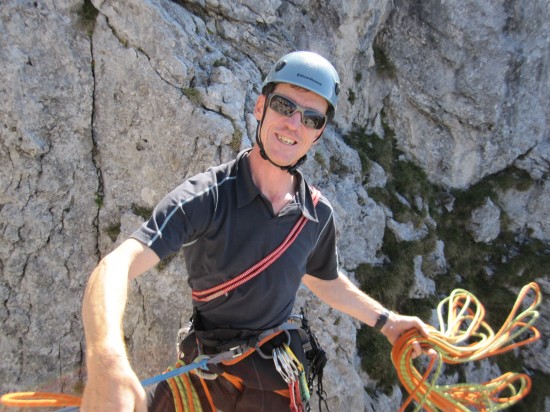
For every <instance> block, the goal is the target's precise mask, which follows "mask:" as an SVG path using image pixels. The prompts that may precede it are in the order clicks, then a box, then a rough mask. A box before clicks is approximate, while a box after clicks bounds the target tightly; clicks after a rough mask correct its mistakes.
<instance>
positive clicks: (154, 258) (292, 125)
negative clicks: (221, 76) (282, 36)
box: [82, 52, 428, 412]
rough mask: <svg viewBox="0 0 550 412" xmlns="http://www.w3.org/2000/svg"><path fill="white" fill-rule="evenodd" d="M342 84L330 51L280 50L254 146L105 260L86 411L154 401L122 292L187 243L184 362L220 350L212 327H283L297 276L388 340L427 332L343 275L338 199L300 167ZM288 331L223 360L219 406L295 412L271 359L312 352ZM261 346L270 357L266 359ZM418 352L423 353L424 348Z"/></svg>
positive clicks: (160, 405)
mask: <svg viewBox="0 0 550 412" xmlns="http://www.w3.org/2000/svg"><path fill="white" fill-rule="evenodd" d="M338 93H339V79H338V75H337V73H336V70H335V69H334V67H333V66H332V65H331V64H330V63H329V62H328V61H327V60H325V59H324V58H323V57H321V56H319V55H317V54H314V53H310V52H294V53H290V54H288V55H286V56H284V57H283V58H281V59H280V60H279V61H278V62H277V63H276V64H275V65H274V67H273V69H272V70H271V72H270V73H269V74H268V76H267V78H266V79H265V81H264V83H263V86H262V94H261V95H260V96H259V97H258V99H257V102H256V105H255V108H254V115H255V117H256V119H257V120H258V129H257V136H256V142H257V144H256V145H254V147H253V148H252V149H250V150H247V151H244V152H242V153H240V154H239V155H238V156H237V158H236V159H235V160H234V161H232V162H230V163H227V164H224V165H220V166H218V167H215V168H211V169H209V170H208V171H207V172H205V173H203V174H200V175H198V176H195V177H193V178H191V179H189V180H187V181H186V182H184V183H183V184H182V185H181V186H179V187H178V188H176V189H175V190H174V191H173V192H171V193H170V194H169V195H167V196H166V197H165V198H164V199H163V200H162V201H161V202H160V203H159V205H158V206H157V207H156V208H155V211H154V213H153V216H152V217H151V219H150V220H149V221H148V222H146V223H144V224H143V226H142V227H141V228H140V229H139V230H138V231H136V232H135V233H134V234H133V235H132V237H131V238H130V239H128V240H126V241H125V242H123V243H122V244H121V245H120V246H119V247H118V248H116V249H115V250H114V251H113V252H111V253H110V254H109V255H107V256H106V257H105V258H104V259H103V260H102V261H101V262H100V263H99V265H98V266H97V268H96V269H95V270H94V271H93V273H92V275H91V276H90V279H89V282H88V286H87V288H86V293H85V296H84V302H83V319H84V327H85V334H86V342H87V345H86V346H87V351H86V361H87V367H88V382H87V385H86V388H85V391H84V398H83V404H82V410H83V411H85V412H91V411H94V412H95V411H115V410H116V411H133V410H136V411H146V410H147V402H146V394H145V391H144V389H143V388H142V386H141V385H140V382H139V379H138V378H137V377H136V375H135V373H134V372H133V371H132V368H131V366H130V363H129V361H128V358H127V356H126V353H125V348H124V342H123V339H122V337H121V335H122V334H121V324H122V317H123V312H124V307H125V304H126V293H127V292H126V291H127V287H128V282H129V281H130V280H132V279H134V278H135V277H137V276H138V275H140V274H142V273H143V272H145V271H147V270H148V269H150V268H151V267H153V266H154V265H155V264H157V263H158V262H159V260H160V259H162V258H164V257H166V256H167V255H169V254H171V253H174V252H176V251H177V250H179V249H183V253H184V254H185V258H186V265H187V269H188V272H189V284H190V286H191V287H192V289H193V291H194V293H193V298H194V299H193V300H194V319H193V322H194V325H193V329H192V334H191V335H190V336H191V337H190V338H187V339H185V340H184V342H183V343H182V350H183V353H184V356H185V357H184V360H185V362H186V363H189V362H192V361H193V358H194V356H195V355H199V354H204V353H206V354H209V355H211V356H214V355H215V354H216V352H217V351H216V350H215V348H216V347H217V346H216V340H215V339H213V336H217V337H218V336H221V335H222V334H223V336H224V337H223V339H224V342H225V343H226V342H227V341H229V342H230V343H233V342H235V344H236V345H240V344H242V343H243V340H247V339H252V338H258V335H259V334H261V333H262V332H263V331H267V330H270V331H273V330H277V331H278V332H281V329H284V328H282V327H281V325H283V324H286V323H285V322H286V321H287V320H288V318H289V316H290V315H291V312H290V311H291V310H292V306H293V304H294V299H295V295H296V291H297V289H298V287H299V284H300V282H303V283H304V284H305V285H306V286H307V287H308V288H309V289H310V290H311V291H312V292H313V293H315V294H316V295H317V296H318V297H319V298H320V299H321V300H323V301H324V302H326V303H327V304H329V305H331V306H332V307H334V308H336V309H338V310H340V311H342V312H344V313H347V314H349V315H351V316H353V317H355V318H356V319H358V320H360V321H362V322H364V323H366V324H367V325H370V326H373V327H374V326H376V327H377V329H379V330H380V331H381V332H382V333H383V334H384V335H385V336H386V337H387V339H388V340H389V341H390V342H391V343H394V342H395V340H396V339H397V338H398V336H399V335H400V334H401V333H403V332H404V331H406V330H408V329H411V328H417V329H419V330H420V331H421V332H422V333H423V334H427V333H428V329H427V326H426V325H425V324H424V323H423V322H422V321H420V319H418V318H416V317H408V316H402V315H399V314H396V313H391V312H388V311H386V310H385V309H384V307H383V306H382V305H381V304H379V303H378V302H376V301H375V300H373V299H372V298H370V297H369V296H367V295H366V294H365V293H363V292H361V291H360V290H359V289H358V288H356V287H355V286H354V285H353V284H352V283H351V282H350V281H349V280H348V279H347V278H346V277H345V276H343V275H341V274H339V272H338V268H337V255H336V239H335V238H336V234H335V227H334V220H333V214H332V208H331V207H330V204H329V202H328V201H327V199H325V198H324V197H322V196H321V197H320V199H318V195H317V193H316V191H315V190H314V189H312V188H310V186H309V185H308V184H307V183H306V181H305V180H304V178H303V176H302V175H301V174H300V172H299V171H298V170H297V167H298V166H299V165H300V164H301V163H302V162H303V160H304V159H305V156H306V154H307V153H308V152H309V150H310V149H311V147H312V146H313V145H314V144H315V143H316V142H317V140H318V139H319V138H320V137H321V134H322V133H323V131H324V129H325V127H326V125H327V121H328V120H329V118H331V117H332V116H333V114H334V110H335V109H336V104H337V100H338ZM317 200H318V201H317ZM300 219H302V221H303V222H305V224H304V225H303V227H301V229H300V230H298V234H297V235H296V236H295V238H294V239H293V240H292V241H291V242H290V244H289V245H287V246H288V248H287V249H285V250H284V252H283V253H281V254H280V256H277V257H276V258H275V259H274V260H271V261H270V262H269V264H268V265H267V266H265V265H264V266H261V268H262V270H259V271H257V272H258V273H255V274H254V276H253V278H252V279H250V280H248V281H247V282H245V283H242V284H239V285H238V287H234V288H230V287H229V286H228V287H227V289H226V285H227V284H226V283H224V282H227V281H231V279H233V278H235V277H237V276H239V274H243V275H244V274H246V273H248V272H250V270H249V269H251V268H252V267H253V266H255V264H257V263H259V262H261V261H262V259H264V260H265V258H266V257H267V256H268V255H269V254H270V252H272V251H273V250H277V248H278V247H280V246H281V245H283V244H284V241H285V238H287V236H288V234H289V233H290V232H291V231H293V230H294V229H295V228H296V222H297V221H298V220H300ZM219 285H222V286H219ZM218 286H219V287H220V288H221V292H220V293H217V294H216V293H215V291H217V289H216V288H217V287H218ZM210 292H213V296H212V297H211V298H210V297H208V295H209V294H210ZM243 331H244V332H246V336H245V337H244V338H243ZM222 332H223V333H222ZM283 332H284V333H278V334H274V335H277V336H278V338H279V339H278V342H277V343H274V344H272V346H270V347H269V349H268V350H266V349H260V350H259V351H252V355H250V356H247V357H246V358H245V357H244V356H243V359H242V361H241V359H239V357H237V360H236V362H231V363H227V364H221V365H220V368H219V369H218V370H217V372H218V373H223V375H222V376H219V377H218V378H217V379H214V380H208V381H205V380H201V383H202V386H203V389H205V391H206V392H210V393H209V394H207V395H205V393H202V398H203V399H204V398H205V397H206V398H209V403H210V405H211V406H213V407H215V408H217V409H219V410H223V411H227V410H239V411H242V410H251V411H261V410H265V411H268V410H273V411H278V410H284V409H287V410H288V408H289V398H290V406H291V407H292V402H296V399H293V393H292V390H291V389H290V386H288V387H289V389H288V391H287V393H286V394H285V393H284V392H285V391H284V388H285V387H286V384H287V382H286V381H285V379H284V378H285V377H284V374H282V375H281V376H279V374H278V371H279V368H278V367H279V366H280V365H277V364H276V362H274V360H273V359H271V356H273V357H275V358H276V359H277V356H275V354H277V353H280V351H279V352H277V348H280V347H285V344H287V343H288V344H289V345H290V347H291V348H292V349H291V350H290V349H289V350H290V351H291V352H294V353H295V354H296V357H297V358H298V359H300V360H302V362H303V359H304V355H303V351H302V350H301V349H302V348H301V342H300V338H299V335H298V334H297V333H296V331H294V330H290V331H288V330H284V331H283ZM227 333H229V335H227ZM232 334H233V335H234V336H232ZM251 336H252V338H251ZM281 336H282V339H281ZM219 339H222V338H219ZM212 340H213V341H214V344H212V342H211V341H212ZM275 340H276V339H275V338H273V341H275ZM270 341H271V337H269V338H268V339H267V343H266V345H267V344H268V343H270ZM262 344H263V341H262ZM227 346H231V345H227ZM258 347H259V348H264V346H259V344H258V346H256V348H258ZM264 351H265V352H266V354H267V356H260V355H265V354H264ZM271 351H273V352H271ZM259 352H261V353H259ZM300 352H301V353H300ZM415 352H416V353H418V354H419V353H420V348H419V346H418V345H416V347H415ZM264 358H268V359H264ZM276 359H275V361H276ZM274 363H275V365H274ZM297 364H298V363H297ZM298 365H299V364H298ZM251 371H253V373H252V372H251ZM231 377H232V378H231ZM228 382H229V383H228ZM194 383H197V378H196V377H195V378H194ZM172 396H176V397H177V396H179V395H178V394H175V393H171V392H170V390H169V387H168V385H167V384H160V385H159V386H158V387H157V390H156V394H155V396H154V400H153V401H152V403H151V401H150V408H151V410H171V409H174V406H173V403H174V401H173V400H172ZM212 404H214V405H212ZM203 406H204V405H203ZM207 406H208V405H206V406H205V407H207Z"/></svg>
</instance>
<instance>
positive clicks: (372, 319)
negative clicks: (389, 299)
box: [302, 273, 430, 356]
mask: <svg viewBox="0 0 550 412" xmlns="http://www.w3.org/2000/svg"><path fill="white" fill-rule="evenodd" d="M302 282H303V283H304V284H305V285H306V286H307V287H308V288H309V289H310V290H311V291H312V292H313V293H315V294H316V295H317V296H318V297H319V299H321V300H322V301H323V302H325V303H327V304H328V305H330V306H331V307H333V308H335V309H337V310H339V311H341V312H344V313H346V314H348V315H350V316H352V317H354V318H355V319H358V320H360V321H361V322H363V323H366V324H367V325H369V326H374V325H375V324H376V321H377V320H378V318H379V317H380V314H381V313H382V311H383V309H384V307H383V306H382V304H380V303H379V302H377V301H376V300H375V299H373V298H371V297H370V296H368V295H367V294H366V293H364V292H363V291H361V290H360V289H359V288H358V287H356V286H355V285H354V284H353V283H351V281H350V280H349V279H348V278H347V277H346V276H344V275H343V274H341V273H339V274H338V278H336V279H334V280H322V279H318V278H315V277H313V276H310V275H305V276H304V277H303V279H302ZM413 328H416V329H418V330H419V331H420V332H421V333H422V334H423V335H424V336H427V335H428V334H429V332H430V327H429V326H428V325H426V324H425V323H424V322H422V321H421V320H420V319H419V318H417V317H415V316H403V315H399V314H397V313H393V312H391V314H390V317H389V318H388V321H387V322H386V324H385V325H384V327H383V328H382V329H381V332H382V333H383V334H384V335H385V336H386V338H387V339H388V340H389V341H390V343H391V344H392V345H393V344H394V343H395V341H396V340H397V338H398V337H399V336H400V335H401V334H402V333H403V332H405V331H407V330H409V329H413ZM414 351H415V354H416V355H417V356H418V355H420V354H421V350H420V346H419V345H418V343H416V342H415V344H414Z"/></svg>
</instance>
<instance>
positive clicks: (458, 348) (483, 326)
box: [392, 282, 541, 412]
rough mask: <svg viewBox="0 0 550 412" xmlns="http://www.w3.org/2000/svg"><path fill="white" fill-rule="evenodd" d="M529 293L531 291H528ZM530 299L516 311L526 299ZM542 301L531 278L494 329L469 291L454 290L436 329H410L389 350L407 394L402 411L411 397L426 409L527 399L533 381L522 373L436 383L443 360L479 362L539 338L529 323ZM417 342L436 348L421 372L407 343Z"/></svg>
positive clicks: (490, 406)
mask: <svg viewBox="0 0 550 412" xmlns="http://www.w3.org/2000/svg"><path fill="white" fill-rule="evenodd" d="M531 292H532V293H531ZM533 294H534V298H533V301H532V303H531V304H530V305H528V307H527V308H526V309H524V310H523V311H521V312H520V310H521V308H522V306H525V304H526V301H527V300H528V299H531V298H530V297H529V295H533ZM540 302H541V292H540V288H539V286H538V285H537V284H536V283H534V282H532V283H529V284H528V285H526V286H524V287H523V288H522V289H521V291H520V293H519V295H518V297H517V300H516V302H515V304H514V306H513V308H512V310H511V312H510V314H509V315H508V318H507V319H506V321H505V322H504V324H503V325H502V327H501V328H500V330H499V331H498V332H496V333H495V332H494V331H493V330H492V329H491V327H490V326H489V325H488V324H487V323H486V322H485V320H484V318H485V308H484V307H483V305H482V304H481V303H480V302H479V300H478V299H477V298H476V297H475V296H474V295H472V294H471V293H470V292H468V291H466V290H463V289H456V290H454V291H453V292H452V293H451V295H450V296H449V297H448V298H446V299H444V300H442V301H441V302H440V303H439V305H438V307H437V313H438V318H439V325H440V327H439V330H436V329H435V328H434V331H433V332H432V333H430V335H429V336H428V337H425V336H422V335H421V334H420V333H419V332H418V331H416V330H410V331H408V332H407V333H405V334H403V335H402V336H400V337H399V339H398V340H397V342H396V343H395V345H394V347H393V350H392V362H393V364H394V366H395V368H396V370H397V374H398V376H399V379H400V381H401V383H402V385H403V386H404V387H405V389H406V390H407V392H408V393H409V398H408V399H407V400H406V401H405V403H404V404H403V405H402V407H401V409H400V412H404V411H405V408H406V407H407V406H408V405H409V404H410V403H411V402H412V401H413V400H414V401H416V404H417V406H416V409H415V411H420V410H422V408H424V409H425V410H426V411H428V412H438V411H444V412H463V411H471V410H472V409H473V410H478V411H499V410H502V409H506V408H508V407H510V406H511V405H513V404H514V403H517V402H518V401H519V400H520V399H522V398H523V397H525V396H526V395H527V394H528V393H529V391H530V390H531V379H530V377H529V376H528V375H526V374H522V373H511V372H508V373H505V374H503V375H502V376H500V377H498V378H496V379H493V380H490V381H488V382H484V383H478V384H476V383H466V384H454V385H438V384H437V381H438V378H439V377H440V375H441V373H442V369H443V364H444V363H448V364H460V363H466V362H472V361H478V360H480V359H484V358H487V357H490V356H494V355H498V354H502V353H504V352H507V351H510V350H512V349H515V348H518V347H520V346H524V345H527V344H529V343H532V342H534V341H536V340H537V339H539V338H540V332H539V331H538V329H536V328H535V327H534V326H533V323H534V322H535V320H536V319H537V318H538V316H539V313H538V312H537V310H536V308H537V307H538V306H539V304H540ZM413 341H418V342H419V343H420V345H421V347H422V348H423V349H429V348H431V349H433V350H435V352H436V354H437V356H434V357H433V358H432V359H431V361H430V362H429V365H428V366H427V367H426V370H425V372H424V373H423V374H421V373H420V372H419V370H418V369H417V368H416V367H415V365H414V364H413V348H412V345H411V343H412V342H413Z"/></svg>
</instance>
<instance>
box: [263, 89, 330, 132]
mask: <svg viewBox="0 0 550 412" xmlns="http://www.w3.org/2000/svg"><path fill="white" fill-rule="evenodd" d="M268 106H269V108H270V109H272V110H274V111H276V112H277V113H279V114H281V115H283V116H286V117H290V116H292V115H293V114H294V113H296V112H300V114H301V115H302V124H303V125H304V126H305V127H309V128H310V129H317V130H319V129H322V128H323V126H324V125H325V123H326V122H327V117H326V116H325V115H324V114H322V113H320V112H318V111H317V110H313V109H306V108H305V107H302V106H300V105H298V104H297V103H295V102H293V101H292V100H290V99H289V98H288V97H285V96H281V95H280V94H275V93H272V94H270V95H269V97H268Z"/></svg>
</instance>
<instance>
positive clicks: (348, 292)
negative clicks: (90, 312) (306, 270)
mask: <svg viewBox="0 0 550 412" xmlns="http://www.w3.org/2000/svg"><path fill="white" fill-rule="evenodd" d="M304 283H305V285H306V286H307V287H308V288H309V289H311V291H312V292H313V293H315V294H316V295H317V296H318V297H319V298H320V299H321V300H322V301H324V302H325V303H327V304H328V305H330V306H331V307H333V308H334V309H337V310H339V311H340V312H343V313H346V314H348V315H350V316H352V317H354V318H355V319H358V320H360V321H361V322H363V323H366V324H367V325H369V326H374V325H375V324H376V321H377V320H378V317H379V316H380V314H381V313H382V310H383V309H384V307H383V306H382V304H380V303H379V302H377V301H376V300H375V299H373V298H371V297H370V296H368V295H367V294H365V293H363V292H362V291H361V290H360V289H358V288H357V287H356V286H355V285H354V284H353V283H352V282H351V281H350V280H349V279H348V278H347V277H345V276H343V275H340V276H339V277H338V278H337V279H334V280H330V281H323V280H320V279H316V278H314V277H312V276H308V275H306V276H305V277H304Z"/></svg>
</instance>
